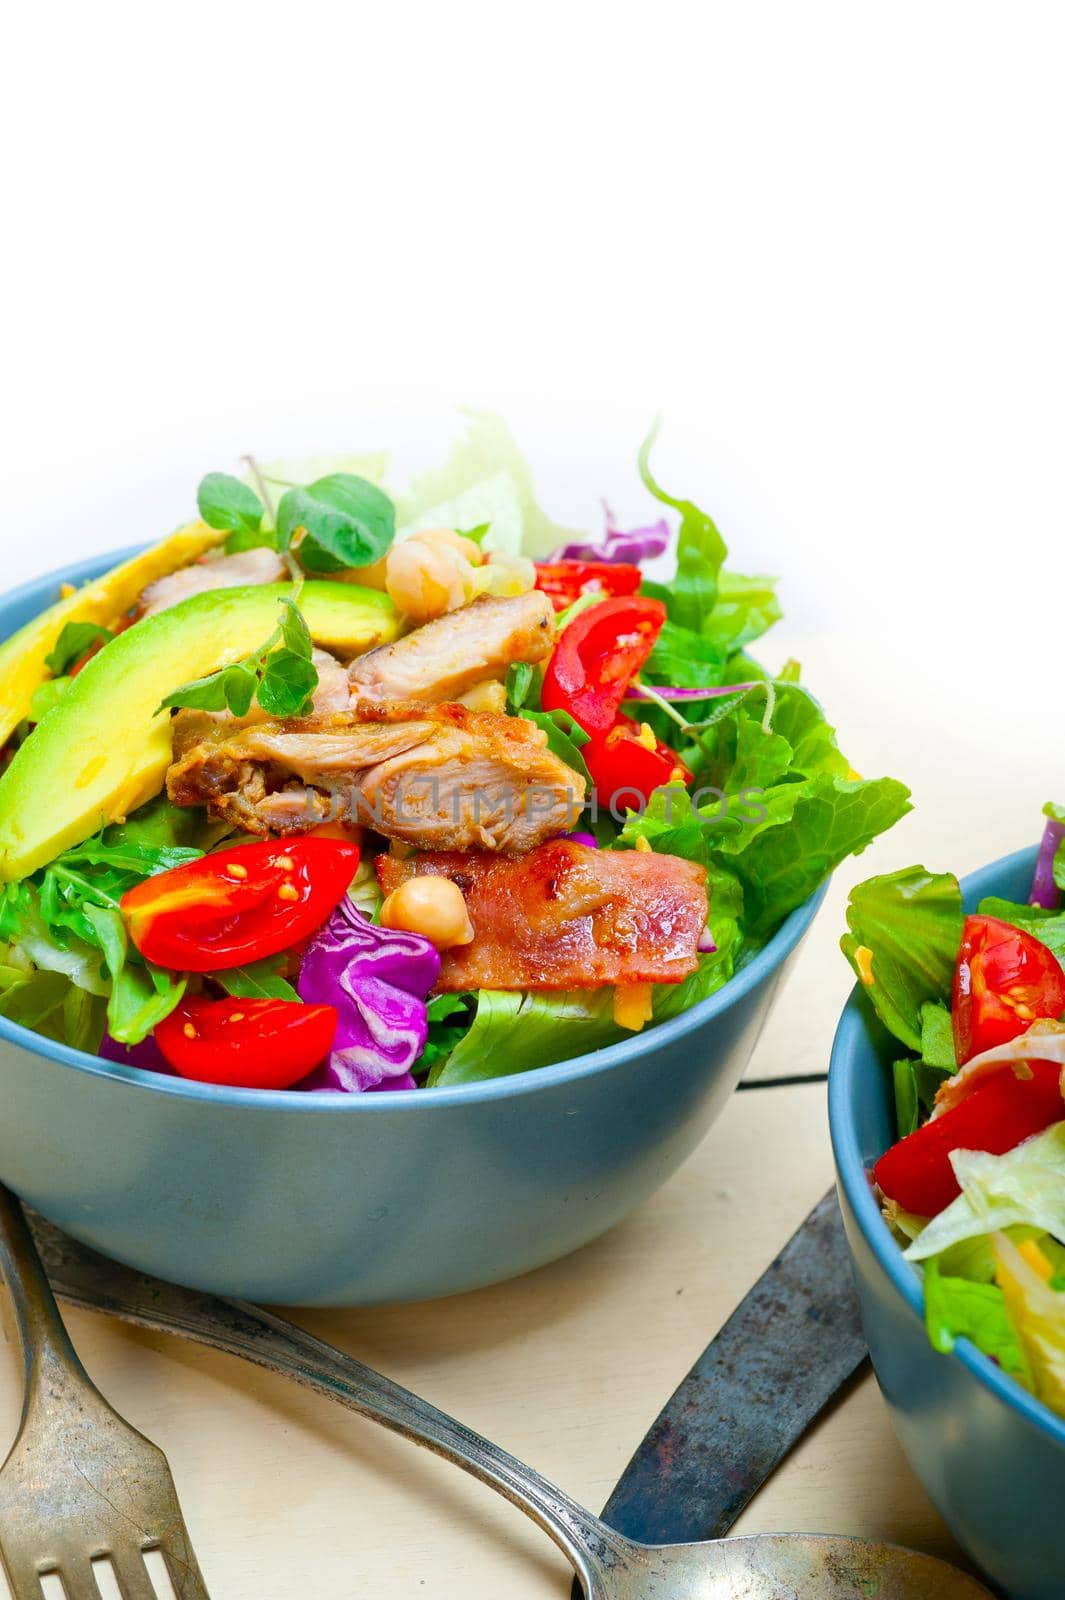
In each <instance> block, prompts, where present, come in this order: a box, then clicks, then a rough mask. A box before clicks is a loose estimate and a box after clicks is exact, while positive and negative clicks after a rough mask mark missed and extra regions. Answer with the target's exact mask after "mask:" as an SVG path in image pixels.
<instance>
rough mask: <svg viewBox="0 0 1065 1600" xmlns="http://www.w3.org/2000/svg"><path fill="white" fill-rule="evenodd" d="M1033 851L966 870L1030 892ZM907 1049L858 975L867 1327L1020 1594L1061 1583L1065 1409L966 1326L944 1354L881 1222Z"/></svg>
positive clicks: (846, 1061) (1016, 891)
mask: <svg viewBox="0 0 1065 1600" xmlns="http://www.w3.org/2000/svg"><path fill="white" fill-rule="evenodd" d="M1035 856H1036V852H1035V850H1034V849H1032V850H1020V851H1018V852H1017V854H1016V855H1012V856H1005V857H1004V858H1003V859H1002V860H1001V861H996V862H994V863H993V864H992V865H991V866H989V867H984V868H983V869H982V870H981V871H980V872H974V873H973V874H972V876H971V877H969V878H966V879H965V880H964V881H963V883H962V889H963V891H964V894H965V904H966V907H967V909H969V910H973V909H975V907H976V905H977V902H978V901H980V900H982V899H983V898H984V896H985V895H1002V896H1003V897H1004V898H1006V899H1009V900H1019V901H1024V900H1027V898H1028V891H1029V889H1030V887H1031V882H1032V870H1033V868H1034V866H1035ZM899 1053H900V1051H899V1047H898V1045H897V1044H894V1045H893V1044H892V1041H891V1040H890V1039H889V1038H888V1036H887V1034H886V1032H885V1031H884V1030H883V1029H881V1028H880V1025H879V1023H877V1022H876V1021H875V1019H873V1018H872V1017H871V1015H870V1011H869V1009H868V1008H867V1006H866V1004H865V1002H864V1000H863V999H862V997H861V995H860V993H859V991H858V990H857V988H856V989H855V991H854V993H853V994H852V995H851V998H850V1001H849V1002H848V1004H847V1008H846V1010H845V1011H844V1013H843V1017H842V1019H841V1021H840V1025H839V1029H838V1031H837V1033H836V1040H835V1044H834V1046H833V1050H832V1069H831V1073H830V1075H829V1086H828V1102H829V1117H830V1120H831V1124H832V1145H833V1149H834V1151H835V1157H836V1170H837V1174H838V1177H839V1189H840V1200H841V1203H842V1206H843V1218H844V1222H845V1224H846V1228H847V1238H848V1240H849V1242H850V1247H851V1254H852V1257H853V1260H854V1271H855V1276H856V1278H857V1281H858V1292H859V1295H860V1297H861V1303H862V1316H863V1319H864V1322H865V1332H866V1337H867V1339H868V1341H869V1349H870V1351H871V1353H872V1357H873V1366H874V1368H875V1369H876V1375H877V1380H878V1381H879V1384H880V1387H881V1389H882V1391H883V1394H884V1398H885V1400H886V1401H887V1403H888V1409H889V1410H890V1412H891V1419H892V1422H893V1423H894V1426H895V1431H896V1433H897V1434H898V1436H899V1441H900V1443H901V1444H902V1448H903V1449H904V1450H905V1452H906V1454H907V1456H908V1457H909V1459H910V1463H911V1465H912V1466H913V1469H914V1471H915V1472H916V1473H917V1475H918V1477H919V1478H920V1480H921V1482H922V1483H923V1484H924V1486H925V1489H926V1490H927V1491H928V1494H929V1496H930V1497H931V1499H932V1500H933V1501H934V1502H935V1504H936V1506H937V1508H938V1510H939V1511H940V1512H941V1514H942V1516H943V1518H944V1520H945V1521H946V1522H947V1523H948V1524H949V1526H950V1528H951V1531H952V1532H953V1533H954V1536H955V1537H956V1538H957V1540H958V1542H959V1543H960V1544H961V1545H962V1546H964V1548H965V1549H966V1550H967V1551H968V1553H969V1555H970V1556H972V1558H973V1560H974V1561H975V1562H977V1564H978V1565H979V1566H981V1567H982V1568H983V1569H984V1571H985V1572H986V1573H987V1574H988V1575H989V1576H990V1577H991V1578H992V1579H993V1581H994V1582H995V1583H997V1584H999V1585H1001V1587H1002V1589H1003V1591H1004V1592H1005V1594H1006V1595H1008V1596H1009V1597H1010V1600H1062V1596H1063V1595H1065V1517H1063V1515H1062V1507H1063V1506H1065V1421H1063V1420H1062V1419H1061V1418H1059V1417H1056V1416H1054V1415H1053V1414H1052V1413H1051V1412H1050V1411H1048V1410H1047V1408H1046V1407H1045V1406H1042V1405H1040V1404H1039V1403H1038V1401H1036V1400H1033V1399H1032V1397H1031V1396H1030V1395H1028V1394H1026V1393H1025V1391H1024V1390H1023V1389H1021V1388H1019V1387H1018V1385H1017V1384H1015V1383H1013V1382H1012V1380H1011V1379H1009V1378H1007V1377H1005V1376H1004V1375H1003V1373H1002V1372H1001V1371H1000V1369H999V1368H998V1367H997V1366H996V1365H995V1363H994V1362H993V1361H990V1360H988V1358H987V1357H986V1356H983V1355H981V1354H980V1352H979V1351H978V1350H977V1349H976V1348H975V1346H973V1345H971V1344H970V1343H969V1341H968V1340H967V1339H961V1340H959V1341H958V1344H957V1346H956V1348H955V1350H954V1353H953V1354H952V1355H949V1356H943V1355H939V1354H937V1352H936V1351H935V1350H933V1349H932V1346H931V1345H930V1344H929V1343H928V1339H927V1336H926V1334H925V1327H924V1295H923V1292H922V1289H921V1281H920V1278H919V1276H918V1274H917V1272H916V1270H915V1269H914V1268H913V1267H912V1266H911V1265H910V1264H909V1262H907V1261H905V1260H904V1259H903V1256H902V1252H901V1250H900V1249H899V1246H898V1245H897V1244H896V1242H895V1240H894V1239H893V1238H892V1236H891V1233H890V1232H889V1230H888V1227H887V1224H886V1223H885V1222H884V1221H883V1219H882V1217H881V1215H880V1210H879V1207H878V1205H877V1203H876V1200H875V1198H874V1196H873V1192H872V1189H871V1187H870V1183H869V1179H868V1176H867V1174H868V1169H869V1168H870V1167H871V1166H872V1164H873V1163H874V1162H875V1161H876V1160H877V1158H878V1157H879V1156H881V1155H883V1153H884V1151H885V1150H886V1149H887V1148H888V1146H889V1145H891V1144H893V1143H894V1142H895V1138H896V1129H895V1108H894V1093H893V1090H892V1087H891V1073H890V1070H889V1067H890V1063H891V1061H892V1060H893V1059H894V1058H895V1057H896V1056H898V1055H899Z"/></svg>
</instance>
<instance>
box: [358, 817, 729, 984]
mask: <svg viewBox="0 0 1065 1600" xmlns="http://www.w3.org/2000/svg"><path fill="white" fill-rule="evenodd" d="M376 866H377V877H378V881H379V882H380V885H381V888H382V890H383V891H384V893H385V894H391V892H392V890H393V889H395V888H396V887H397V886H398V885H399V884H401V883H402V882H403V881H404V880H405V879H406V878H409V877H412V876H414V875H415V874H419V873H433V874H435V875H437V876H439V877H445V878H450V879H451V881H452V882H453V883H456V884H457V885H458V887H459V888H460V889H461V890H462V892H463V894H464V895H465V897H466V907H467V910H468V911H469V914H470V920H471V922H472V923H473V927H474V937H473V941H472V943H470V944H467V945H461V946H458V947H456V948H455V949H453V950H446V951H445V952H444V955H443V966H442V968H441V972H440V979H439V982H438V983H437V985H436V987H437V989H438V990H439V991H440V992H442V993H448V992H457V991H459V990H464V989H595V988H601V987H602V986H603V985H605V984H618V983H679V982H680V980H681V979H682V978H686V977H687V976H688V975H689V973H692V972H694V971H695V968H696V966H697V964H698V954H697V947H698V943H699V938H700V935H701V934H702V931H703V929H704V928H705V926H706V915H707V898H706V873H705V872H704V870H703V868H702V867H700V866H697V865H696V864H695V862H693V861H682V860H681V859H680V857H679V856H666V855H654V854H652V853H648V854H642V853H641V852H639V851H636V850H589V849H588V848H587V846H585V845H582V844H576V843H574V841H573V840H572V839H553V840H552V841H551V843H550V844H542V845H541V846H540V847H539V849H537V850H533V851H530V853H529V854H528V855H525V856H521V857H517V858H515V857H506V856H494V855H490V854H488V853H487V852H486V851H483V850H471V851H467V852H465V853H447V854H444V853H440V854H424V855H417V856H413V857H411V858H410V859H409V860H406V861H401V860H399V859H398V858H396V857H393V856H379V857H378V859H377V862H376Z"/></svg>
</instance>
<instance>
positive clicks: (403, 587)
mask: <svg viewBox="0 0 1065 1600" xmlns="http://www.w3.org/2000/svg"><path fill="white" fill-rule="evenodd" d="M386 571H387V577H386V587H387V589H388V594H389V598H390V599H391V600H392V602H393V603H394V604H395V605H396V606H397V607H398V608H399V610H400V611H402V612H403V613H404V614H405V615H406V616H408V617H410V618H411V619H412V620H413V621H415V622H428V621H430V620H431V619H432V618H433V617H442V616H443V615H444V612H445V611H450V610H451V609H452V607H453V606H455V605H461V604H462V594H463V586H462V581H461V574H460V573H459V571H458V562H457V560H456V558H455V555H454V552H453V551H450V550H447V549H446V548H443V549H442V548H440V547H438V546H433V545H427V544H426V543H425V542H424V541H423V540H421V539H403V540H401V541H400V543H399V544H394V545H393V546H392V548H391V550H390V551H389V552H388V561H387V569H386Z"/></svg>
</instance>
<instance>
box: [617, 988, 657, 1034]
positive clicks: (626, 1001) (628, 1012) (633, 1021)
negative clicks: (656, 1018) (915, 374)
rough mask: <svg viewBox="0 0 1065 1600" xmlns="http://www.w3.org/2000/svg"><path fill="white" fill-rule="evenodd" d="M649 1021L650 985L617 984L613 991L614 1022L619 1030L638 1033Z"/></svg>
mask: <svg viewBox="0 0 1065 1600" xmlns="http://www.w3.org/2000/svg"><path fill="white" fill-rule="evenodd" d="M650 1020H651V985H650V984H649V983H619V984H618V985H617V987H616V988H615V990H614V1021H615V1022H616V1023H617V1025H618V1027H619V1028H628V1029H629V1030H630V1031H631V1032H632V1033H639V1031H640V1029H641V1028H642V1027H643V1025H644V1023H645V1022H650Z"/></svg>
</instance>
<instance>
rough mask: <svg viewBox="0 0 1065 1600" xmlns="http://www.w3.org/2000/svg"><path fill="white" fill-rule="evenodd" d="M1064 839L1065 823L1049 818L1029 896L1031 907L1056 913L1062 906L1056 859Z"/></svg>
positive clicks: (1044, 830)
mask: <svg viewBox="0 0 1065 1600" xmlns="http://www.w3.org/2000/svg"><path fill="white" fill-rule="evenodd" d="M1063 839H1065V823H1061V822H1055V821H1054V819H1053V817H1050V818H1048V819H1047V825H1046V827H1045V828H1044V829H1043V837H1042V840H1041V842H1040V845H1039V855H1038V856H1037V857H1036V863H1035V873H1034V875H1033V877H1032V892H1031V894H1030V895H1029V896H1028V904H1029V905H1030V906H1043V907H1044V908H1045V909H1046V910H1047V911H1056V910H1057V909H1058V907H1059V906H1060V905H1061V890H1060V889H1059V888H1058V886H1057V884H1056V883H1055V882H1054V857H1055V856H1056V855H1057V853H1058V847H1059V846H1060V844H1061V841H1062V840H1063Z"/></svg>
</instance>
